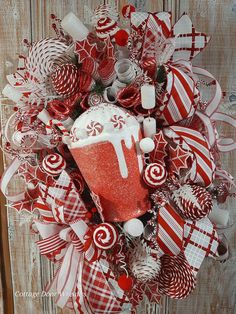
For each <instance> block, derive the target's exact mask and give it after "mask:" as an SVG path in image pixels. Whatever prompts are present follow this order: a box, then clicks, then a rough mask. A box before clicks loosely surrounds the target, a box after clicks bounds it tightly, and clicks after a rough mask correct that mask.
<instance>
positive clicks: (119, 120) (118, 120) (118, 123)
mask: <svg viewBox="0 0 236 314" xmlns="http://www.w3.org/2000/svg"><path fill="white" fill-rule="evenodd" d="M111 122H112V123H113V126H114V128H116V129H122V128H123V126H124V125H125V120H124V117H122V116H118V115H117V114H115V115H114V116H113V117H112V118H111Z"/></svg>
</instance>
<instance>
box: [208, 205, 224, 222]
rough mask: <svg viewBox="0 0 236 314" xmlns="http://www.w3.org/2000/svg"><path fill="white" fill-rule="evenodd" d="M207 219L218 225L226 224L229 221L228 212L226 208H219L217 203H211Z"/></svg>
mask: <svg viewBox="0 0 236 314" xmlns="http://www.w3.org/2000/svg"><path fill="white" fill-rule="evenodd" d="M208 217H209V219H210V220H211V221H212V222H213V223H215V224H216V225H219V226H224V227H225V226H227V224H228V222H229V212H228V210H225V209H221V208H219V207H218V206H217V204H216V203H215V204H213V208H212V211H211V212H210V214H209V216H208Z"/></svg>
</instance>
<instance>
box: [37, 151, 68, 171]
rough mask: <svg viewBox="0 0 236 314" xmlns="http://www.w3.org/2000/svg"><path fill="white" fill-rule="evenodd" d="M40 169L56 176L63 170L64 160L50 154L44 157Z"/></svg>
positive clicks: (64, 166) (57, 155) (59, 156)
mask: <svg viewBox="0 0 236 314" xmlns="http://www.w3.org/2000/svg"><path fill="white" fill-rule="evenodd" d="M42 168H43V169H44V170H45V172H47V173H48V174H50V175H52V176H58V175H59V174H60V173H61V172H62V171H63V170H64V169H65V168H66V162H65V159H64V158H63V157H62V156H61V155H59V154H56V153H55V154H50V155H47V156H46V157H44V159H43V162H42Z"/></svg>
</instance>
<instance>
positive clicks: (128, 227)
mask: <svg viewBox="0 0 236 314" xmlns="http://www.w3.org/2000/svg"><path fill="white" fill-rule="evenodd" d="M123 228H124V231H125V232H126V233H128V234H129V235H131V236H132V237H139V236H141V234H142V233H143V230H144V226H143V223H142V221H141V220H139V219H137V218H132V219H130V220H128V221H126V222H125V223H124V225H123Z"/></svg>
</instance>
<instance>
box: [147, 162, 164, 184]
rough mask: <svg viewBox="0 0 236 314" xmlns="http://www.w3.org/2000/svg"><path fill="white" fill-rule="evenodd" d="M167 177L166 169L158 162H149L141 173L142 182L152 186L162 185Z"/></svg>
mask: <svg viewBox="0 0 236 314" xmlns="http://www.w3.org/2000/svg"><path fill="white" fill-rule="evenodd" d="M166 178H167V171H166V168H165V167H164V165H163V164H162V163H160V162H155V163H151V164H149V165H148V166H147V167H146V168H145V170H144V173H143V180H144V182H145V183H146V184H147V185H148V186H150V187H152V188H156V187H159V186H161V185H163V184H164V183H165V181H166Z"/></svg>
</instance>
